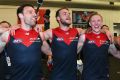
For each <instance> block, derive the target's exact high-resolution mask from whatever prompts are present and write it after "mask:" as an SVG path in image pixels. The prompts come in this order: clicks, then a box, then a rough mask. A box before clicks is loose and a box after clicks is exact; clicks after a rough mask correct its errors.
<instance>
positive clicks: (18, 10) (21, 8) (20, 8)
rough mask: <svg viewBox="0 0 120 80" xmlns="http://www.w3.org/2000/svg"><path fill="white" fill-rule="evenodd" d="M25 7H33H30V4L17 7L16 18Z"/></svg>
mask: <svg viewBox="0 0 120 80" xmlns="http://www.w3.org/2000/svg"><path fill="white" fill-rule="evenodd" d="M27 6H28V7H32V8H34V6H33V5H31V4H23V5H21V6H20V7H18V9H17V17H18V14H19V13H23V10H24V8H25V7H27ZM18 19H19V17H18Z"/></svg>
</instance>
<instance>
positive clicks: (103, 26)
mask: <svg viewBox="0 0 120 80" xmlns="http://www.w3.org/2000/svg"><path fill="white" fill-rule="evenodd" d="M104 26H105V27H108V26H107V25H102V27H101V29H102V28H103V27H104ZM108 28H109V27H108Z"/></svg>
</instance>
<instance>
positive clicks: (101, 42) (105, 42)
mask: <svg viewBox="0 0 120 80" xmlns="http://www.w3.org/2000/svg"><path fill="white" fill-rule="evenodd" d="M100 44H108V45H109V42H108V41H105V40H100Z"/></svg>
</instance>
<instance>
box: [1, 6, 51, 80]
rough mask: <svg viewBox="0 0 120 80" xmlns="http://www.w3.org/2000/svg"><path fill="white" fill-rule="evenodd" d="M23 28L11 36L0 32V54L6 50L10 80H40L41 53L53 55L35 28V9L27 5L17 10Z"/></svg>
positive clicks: (8, 33)
mask: <svg viewBox="0 0 120 80" xmlns="http://www.w3.org/2000/svg"><path fill="white" fill-rule="evenodd" d="M17 15H18V18H19V20H20V21H21V27H20V28H19V29H17V30H16V31H15V33H16V34H15V35H11V34H10V32H9V31H7V32H4V31H5V30H3V31H2V30H1V32H0V52H1V51H2V50H3V49H4V48H5V52H6V54H7V63H8V66H10V73H11V79H10V80H40V78H41V51H43V52H44V53H46V54H47V55H51V51H50V48H49V46H48V44H47V43H46V42H45V41H43V39H42V38H41V35H39V33H37V32H36V31H35V30H34V29H33V26H35V25H36V13H35V9H34V7H33V6H32V5H30V4H25V5H22V6H20V7H19V8H18V9H17Z"/></svg>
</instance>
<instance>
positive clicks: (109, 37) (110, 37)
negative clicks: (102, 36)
mask: <svg viewBox="0 0 120 80" xmlns="http://www.w3.org/2000/svg"><path fill="white" fill-rule="evenodd" d="M105 33H106V35H107V37H108V39H109V40H110V42H111V43H113V42H114V38H113V35H112V33H111V32H110V31H108V30H105Z"/></svg>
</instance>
